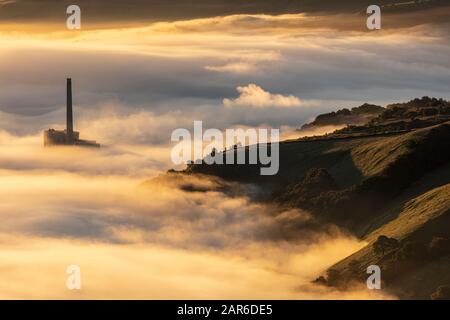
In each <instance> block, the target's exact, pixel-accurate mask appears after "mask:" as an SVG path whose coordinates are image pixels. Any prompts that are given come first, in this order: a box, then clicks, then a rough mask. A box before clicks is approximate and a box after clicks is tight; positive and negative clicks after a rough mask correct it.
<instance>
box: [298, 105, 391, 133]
mask: <svg viewBox="0 0 450 320" xmlns="http://www.w3.org/2000/svg"><path fill="white" fill-rule="evenodd" d="M384 110H385V109H384V108H383V107H381V106H377V105H374V104H369V103H365V104H363V105H362V106H359V107H355V108H352V109H347V108H343V109H340V110H338V111H333V112H330V113H324V114H321V115H318V116H317V117H316V119H315V120H314V121H313V122H310V123H306V124H304V125H303V126H302V128H301V129H300V130H299V131H302V130H309V129H314V128H316V127H320V126H339V125H356V124H365V123H367V122H368V121H370V120H372V119H374V118H375V117H377V116H378V115H380V114H381V113H382V112H383V111H384Z"/></svg>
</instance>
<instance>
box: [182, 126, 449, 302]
mask: <svg viewBox="0 0 450 320" xmlns="http://www.w3.org/2000/svg"><path fill="white" fill-rule="evenodd" d="M449 128H450V123H445V124H442V125H438V126H434V127H429V128H424V129H419V130H415V131H412V132H409V133H404V134H400V135H396V136H386V137H369V138H354V139H348V140H334V141H333V140H332V141H307V142H297V141H291V142H284V143H281V144H280V163H281V165H280V172H279V174H278V175H276V176H270V177H261V176H259V174H258V173H259V171H258V168H257V167H255V166H250V167H247V166H202V165H196V166H194V167H192V168H191V169H190V170H189V171H190V172H197V173H198V172H202V173H208V174H213V175H218V176H221V177H222V178H226V179H230V180H237V181H245V182H253V183H258V184H260V183H261V182H264V183H267V184H266V186H275V188H277V187H278V188H283V187H286V185H287V184H288V183H292V182H296V181H299V179H301V177H302V175H304V174H305V172H306V171H307V170H308V169H310V168H314V167H316V168H326V169H327V170H328V171H329V173H330V174H331V175H332V176H333V178H334V179H335V180H336V182H337V184H338V185H339V186H340V188H341V189H345V190H353V189H355V186H361V185H362V186H363V187H362V188H360V189H362V190H364V191H366V190H367V189H370V188H371V187H373V186H376V185H377V183H379V182H380V181H381V183H382V184H381V186H382V187H383V186H384V184H386V182H387V183H388V185H387V186H388V187H387V188H386V189H388V193H389V192H391V191H393V192H394V193H395V194H393V195H392V197H391V198H389V199H387V200H386V202H381V205H380V207H379V209H378V210H376V211H375V214H374V215H369V216H367V217H363V219H361V222H360V223H359V224H358V225H357V227H358V228H357V229H356V230H354V231H355V233H356V234H358V235H359V236H361V237H362V238H363V239H364V240H366V241H368V242H369V243H371V242H372V241H374V240H375V239H376V238H377V237H378V236H379V235H381V234H383V235H387V236H389V237H395V238H397V239H398V240H403V241H406V240H410V239H412V240H417V239H418V240H421V239H427V241H429V239H431V238H432V237H433V236H447V237H448V236H449V234H450V232H449V231H448V230H450V213H449V210H450V161H449V159H448V158H449V156H448V154H449V153H448V151H447V150H448V149H446V148H448V145H449V143H450V141H449V139H450V130H449ZM371 180H372V182H370V183H367V182H368V181H371ZM404 180H408V182H407V183H404V182H405V181H404ZM365 183H366V186H364V184H365ZM391 183H392V184H391ZM367 186H368V187H367ZM346 188H347V189H346ZM375 189H380V187H379V186H378V187H376V188H375ZM381 189H383V188H381ZM368 194H369V196H370V195H371V193H368ZM294 196H295V195H294ZM352 214H353V216H355V217H356V216H358V217H359V216H361V214H362V212H359V211H358V209H355V210H353V211H352ZM380 259H381V260H382V259H384V258H380V257H377V256H376V255H375V254H374V253H373V250H372V249H371V245H369V246H367V247H366V248H363V249H362V250H361V251H359V252H357V253H355V254H354V255H352V256H351V257H349V258H347V259H345V260H343V261H342V262H340V263H338V264H337V265H335V266H334V267H333V269H337V270H339V271H340V272H344V273H346V272H347V273H348V272H349V269H350V268H349V267H348V264H349V263H350V262H351V261H353V260H357V261H358V262H359V263H360V265H361V266H368V265H370V264H377V263H383V261H380ZM449 261H450V259H449V258H448V257H447V256H443V257H442V258H441V259H433V260H432V261H431V260H430V261H427V263H425V264H421V265H417V266H416V267H414V268H412V269H411V268H410V269H408V270H407V272H406V271H405V275H404V276H403V277H402V276H401V275H400V276H398V277H397V278H396V281H395V282H392V283H390V284H388V285H387V288H388V290H389V291H390V292H393V293H395V294H398V295H399V296H401V297H406V298H408V297H420V298H427V297H429V296H430V293H431V292H432V290H434V289H435V288H436V287H437V286H438V285H441V284H446V283H450V279H448V277H450V275H447V273H446V272H444V273H443V272H438V271H439V270H446V269H445V268H447V270H450V269H449V268H448V267H450V264H449ZM401 274H402V273H401ZM425 277H426V281H421V280H420V279H422V280H423V279H424V278H425ZM408 279H409V280H408ZM400 288H401V290H400Z"/></svg>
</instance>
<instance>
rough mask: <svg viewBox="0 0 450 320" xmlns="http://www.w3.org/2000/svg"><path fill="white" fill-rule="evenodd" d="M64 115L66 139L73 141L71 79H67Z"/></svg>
mask: <svg viewBox="0 0 450 320" xmlns="http://www.w3.org/2000/svg"><path fill="white" fill-rule="evenodd" d="M66 113H67V114H66V117H67V125H66V130H67V131H66V132H67V140H68V142H72V141H73V114H72V79H71V78H68V79H67V110H66Z"/></svg>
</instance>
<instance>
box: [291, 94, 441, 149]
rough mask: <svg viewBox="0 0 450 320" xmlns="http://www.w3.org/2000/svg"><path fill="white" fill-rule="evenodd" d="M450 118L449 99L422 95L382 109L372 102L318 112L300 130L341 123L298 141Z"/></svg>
mask: <svg viewBox="0 0 450 320" xmlns="http://www.w3.org/2000/svg"><path fill="white" fill-rule="evenodd" d="M449 120H450V102H449V101H447V100H444V99H437V98H430V97H422V98H416V99H413V100H410V101H408V102H404V103H393V104H389V105H387V106H386V108H383V107H381V106H377V105H372V104H367V103H366V104H363V105H362V106H359V107H356V108H353V109H351V110H349V109H346V108H344V109H340V110H338V111H336V112H331V113H325V114H321V115H319V116H317V117H316V119H315V120H314V121H313V122H311V123H307V124H305V125H303V126H302V128H301V129H299V130H298V132H299V133H302V132H306V131H308V130H314V129H318V128H320V127H326V126H341V127H342V126H344V127H343V128H341V129H338V130H336V131H334V132H333V133H329V134H326V135H325V136H313V137H303V138H301V140H312V139H324V138H326V139H333V138H345V137H355V136H365V135H375V134H388V133H398V132H405V131H410V130H414V129H419V128H425V127H429V126H433V125H437V124H440V123H443V122H446V121H449Z"/></svg>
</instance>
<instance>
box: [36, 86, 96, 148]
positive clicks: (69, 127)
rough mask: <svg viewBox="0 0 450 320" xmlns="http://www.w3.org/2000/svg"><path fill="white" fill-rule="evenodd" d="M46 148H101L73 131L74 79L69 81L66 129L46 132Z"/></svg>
mask: <svg viewBox="0 0 450 320" xmlns="http://www.w3.org/2000/svg"><path fill="white" fill-rule="evenodd" d="M44 146H45V147H50V146H81V147H94V148H100V144H98V143H97V142H96V141H93V140H81V139H80V133H79V132H77V131H74V130H73V111H72V79H70V78H69V79H67V106H66V129H65V130H55V129H48V130H46V131H44Z"/></svg>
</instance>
